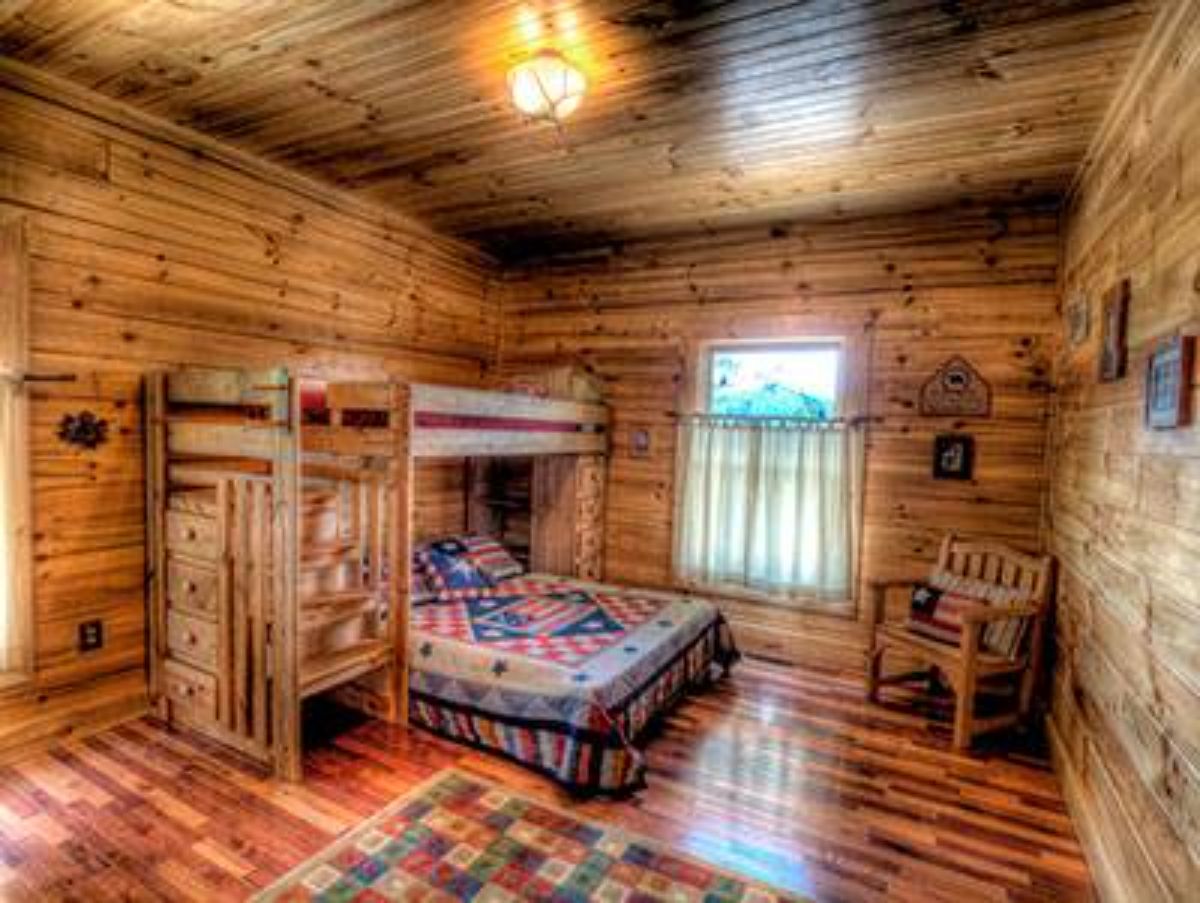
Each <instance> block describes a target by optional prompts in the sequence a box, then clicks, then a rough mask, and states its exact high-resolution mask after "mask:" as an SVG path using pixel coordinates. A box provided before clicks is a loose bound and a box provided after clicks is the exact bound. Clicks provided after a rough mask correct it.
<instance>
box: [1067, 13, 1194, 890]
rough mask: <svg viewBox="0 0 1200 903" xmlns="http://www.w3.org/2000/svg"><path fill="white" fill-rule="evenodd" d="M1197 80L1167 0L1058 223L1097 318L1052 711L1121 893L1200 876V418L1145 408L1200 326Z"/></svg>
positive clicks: (1079, 810) (1094, 854) (1186, 26)
mask: <svg viewBox="0 0 1200 903" xmlns="http://www.w3.org/2000/svg"><path fill="white" fill-rule="evenodd" d="M1198 82H1200V5H1197V4H1196V3H1194V2H1187V0H1179V2H1171V3H1168V4H1166V5H1165V6H1164V10H1163V12H1162V13H1161V15H1160V17H1159V19H1158V21H1157V23H1156V25H1155V28H1154V31H1153V32H1152V34H1151V37H1150V39H1149V41H1148V42H1147V44H1146V46H1145V47H1144V48H1143V50H1142V53H1141V55H1140V56H1139V58H1138V60H1137V61H1136V64H1135V66H1134V69H1133V72H1132V74H1131V77H1130V80H1129V81H1128V82H1127V84H1126V86H1125V88H1124V89H1123V90H1122V92H1121V94H1120V95H1119V97H1118V99H1117V102H1116V103H1115V105H1114V107H1113V110H1112V113H1111V114H1110V116H1109V118H1108V120H1107V121H1106V123H1105V125H1104V127H1103V129H1102V130H1101V132H1100V134H1099V135H1098V137H1097V140H1096V143H1095V145H1094V147H1093V149H1092V153H1091V154H1090V158H1089V161H1088V164H1087V165H1086V167H1085V168H1084V169H1083V171H1082V174H1081V177H1080V179H1079V180H1078V183H1077V185H1076V188H1075V191H1074V193H1073V196H1072V199H1071V203H1070V207H1069V211H1068V214H1067V216H1066V219H1065V238H1064V266H1063V274H1064V279H1063V297H1064V299H1074V298H1085V299H1087V300H1088V302H1089V303H1090V304H1091V311H1092V324H1093V325H1092V331H1091V336H1090V338H1089V339H1088V340H1087V341H1086V342H1084V343H1083V344H1082V345H1081V346H1080V347H1079V348H1076V349H1070V348H1066V347H1064V350H1063V353H1062V356H1061V359H1060V360H1059V362H1058V367H1057V371H1058V382H1059V393H1058V402H1057V405H1056V411H1055V417H1054V421H1053V427H1052V431H1051V446H1052V469H1051V473H1052V479H1051V481H1050V494H1049V505H1048V520H1049V526H1050V533H1049V536H1050V545H1051V548H1052V550H1053V551H1054V553H1055V554H1056V555H1057V556H1058V558H1059V561H1060V563H1061V580H1060V584H1059V593H1058V611H1059V619H1058V620H1059V626H1058V668H1057V672H1056V675H1055V683H1054V690H1055V692H1054V701H1053V717H1052V724H1053V728H1054V731H1053V737H1054V739H1055V741H1056V742H1055V746H1056V753H1057V759H1058V763H1059V765H1060V770H1061V771H1062V772H1063V774H1064V776H1065V782H1064V783H1065V787H1066V790H1067V793H1068V797H1069V799H1070V801H1071V803H1072V807H1073V809H1074V812H1075V815H1076V818H1077V819H1078V822H1079V824H1080V830H1081V834H1082V835H1083V838H1084V840H1085V843H1086V846H1087V847H1088V850H1089V852H1090V854H1091V858H1092V861H1093V864H1094V866H1095V873H1096V875H1097V880H1098V882H1099V884H1100V885H1101V888H1102V889H1103V890H1104V891H1106V897H1107V898H1108V899H1111V900H1183V899H1194V898H1195V894H1196V888H1197V887H1200V642H1198V638H1200V502H1198V501H1197V500H1198V499H1200V428H1198V427H1197V426H1191V427H1187V428H1184V429H1181V430H1176V431H1170V432H1157V433H1155V432H1151V431H1149V430H1147V429H1145V428H1144V426H1143V413H1142V405H1143V390H1144V384H1145V378H1144V369H1145V362H1146V355H1147V354H1148V352H1149V351H1150V349H1151V348H1152V347H1153V345H1154V343H1155V341H1156V340H1157V339H1159V338H1161V337H1164V336H1168V335H1170V334H1172V333H1173V332H1176V331H1180V330H1182V331H1184V332H1187V333H1192V334H1195V333H1197V332H1200V154H1197V153H1196V150H1197V148H1198V147H1200V104H1197V102H1196V85H1197V83H1198ZM1123 277H1130V278H1131V279H1132V283H1133V303H1132V306H1131V310H1130V321H1129V327H1130V352H1131V354H1130V366H1129V375H1128V376H1127V377H1126V378H1125V379H1123V380H1122V381H1120V382H1117V383H1112V384H1107V385H1101V384H1099V383H1098V380H1097V375H1096V374H1097V360H1096V358H1097V353H1098V347H1099V318H1100V303H1101V296H1102V295H1103V293H1104V292H1105V291H1107V290H1108V289H1109V288H1110V287H1111V286H1112V285H1113V284H1114V283H1116V281H1117V280H1119V279H1121V278H1123ZM1196 382H1200V379H1197V378H1195V377H1194V378H1193V383H1196ZM1193 403H1194V406H1195V407H1194V411H1195V413H1196V414H1197V415H1198V417H1200V399H1196V400H1194V402H1193Z"/></svg>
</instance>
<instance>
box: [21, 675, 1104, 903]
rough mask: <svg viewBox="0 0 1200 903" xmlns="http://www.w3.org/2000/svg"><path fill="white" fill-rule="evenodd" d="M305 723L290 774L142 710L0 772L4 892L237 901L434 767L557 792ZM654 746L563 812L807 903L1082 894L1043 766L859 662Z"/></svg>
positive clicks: (754, 680) (728, 701)
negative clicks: (619, 780)
mask: <svg viewBox="0 0 1200 903" xmlns="http://www.w3.org/2000/svg"><path fill="white" fill-rule="evenodd" d="M892 698H893V699H898V698H899V697H895V696H893V697H892ZM307 727H308V728H309V731H310V733H311V734H312V737H311V738H310V740H309V743H308V744H307V745H308V752H307V753H306V755H305V766H306V773H307V775H308V778H307V781H306V783H305V784H304V785H292V786H289V785H286V784H281V783H278V782H276V781H274V780H272V779H270V778H269V777H267V776H266V775H265V774H264V773H262V772H261V771H259V770H258V769H256V768H255V767H253V766H250V765H246V764H243V763H241V762H240V761H238V760H237V759H235V758H233V757H232V756H231V755H230V754H228V753H226V752H223V751H221V750H220V749H218V748H217V747H215V746H211V745H209V744H207V743H205V742H204V741H202V740H198V739H197V738H195V737H192V736H189V735H183V734H178V733H172V732H170V731H168V730H167V729H166V728H164V727H163V726H162V725H160V724H158V723H157V722H155V721H153V720H150V719H142V720H139V721H134V722H131V723H128V724H125V725H122V726H120V727H117V728H115V729H112V730H108V731H105V732H104V733H101V734H98V735H95V736H93V737H90V738H87V739H85V740H81V741H76V742H74V743H72V744H71V745H69V746H67V747H64V748H59V749H57V750H54V751H51V752H48V753H44V754H40V755H38V756H36V757H33V758H29V759H26V760H24V761H20V762H16V763H13V764H10V765H7V766H5V767H3V768H0V900H3V901H9V900H13V901H17V900H20V901H26V900H75V901H87V903H93V901H95V903H100V901H108V900H154V899H170V900H197V901H219V900H237V899H240V898H242V897H244V896H245V895H246V894H248V893H250V892H251V891H252V890H253V889H254V888H257V887H260V886H263V885H265V884H267V883H269V882H270V881H271V880H272V879H274V878H275V877H276V876H277V875H279V874H281V873H282V872H284V871H285V870H287V869H288V868H289V867H291V866H293V865H295V864H296V863H298V862H299V861H301V860H303V859H304V858H306V857H308V856H309V855H311V854H312V853H315V852H316V851H317V850H319V849H320V848H321V847H323V846H324V845H325V844H326V843H327V842H328V841H329V840H330V839H331V838H332V837H333V836H334V835H335V834H337V833H338V832H340V831H342V830H344V829H346V828H349V827H350V826H352V825H354V824H356V823H357V822H358V821H359V820H360V819H362V818H363V817H364V816H366V815H368V814H370V813H372V812H374V811H375V810H377V809H379V808H381V807H382V806H383V805H384V804H385V803H387V802H388V801H389V800H391V799H392V798H394V797H395V796H397V795H398V794H400V793H402V792H404V790H405V789H406V788H408V787H409V786H411V785H412V784H414V783H416V782H418V781H420V780H423V779H424V778H426V777H427V776H429V775H430V774H432V773H433V772H435V771H436V770H438V769H439V768H442V767H445V766H448V765H456V766H457V767H459V768H463V769H465V770H467V771H470V772H473V773H475V774H477V775H480V776H482V777H485V778H490V779H492V780H495V781H498V782H501V783H504V784H507V785H509V786H511V787H514V788H516V789H519V790H522V791H525V792H528V793H530V794H533V795H538V796H542V797H544V798H548V799H553V800H555V801H557V802H559V803H560V804H564V803H565V804H568V805H569V804H570V801H569V798H567V797H565V796H564V795H563V794H561V793H560V792H559V791H557V790H556V789H555V787H554V786H553V785H552V784H551V783H550V782H549V781H546V780H544V779H542V778H539V777H537V776H535V775H532V774H530V773H528V772H525V771H524V770H522V769H520V768H519V767H517V766H515V765H511V764H508V763H506V762H504V761H502V760H500V759H496V758H492V757H490V756H487V755H485V754H482V753H477V752H474V751H471V750H469V749H466V748H464V747H460V746H457V745H455V744H452V743H449V742H445V741H442V740H438V739H436V738H433V737H431V736H429V735H427V734H424V733H421V732H419V731H415V730H414V731H404V730H400V729H396V728H392V727H389V726H388V725H386V724H383V723H380V722H370V721H366V722H364V721H360V720H358V719H357V718H355V719H350V718H349V717H348V716H347V715H346V714H345V713H342V712H341V711H340V710H335V709H319V710H314V711H312V712H310V717H309V719H308V725H307ZM649 760H650V766H651V776H650V786H649V788H648V789H647V790H645V791H643V792H642V793H640V794H638V795H637V797H636V798H634V799H631V800H625V801H614V800H593V801H589V802H586V803H581V804H576V805H577V811H579V812H580V813H581V814H582V815H584V816H585V817H590V818H594V819H598V820H603V821H607V822H609V823H616V824H620V825H623V826H624V827H626V828H627V829H629V830H632V831H635V832H638V833H641V834H645V835H648V836H651V837H655V838H658V839H660V840H662V841H665V842H667V843H669V844H672V845H674V846H676V847H677V848H680V849H682V850H685V851H687V852H689V853H691V854H693V855H696V856H699V857H701V858H704V859H708V860H710V861H712V862H715V863H717V864H719V865H722V866H725V867H727V868H732V869H736V870H738V871H741V872H743V873H745V874H747V875H752V876H754V877H757V878H760V879H762V880H766V881H770V882H773V883H775V884H777V885H779V886H781V887H785V888H788V889H791V890H794V891H801V892H804V893H808V894H810V895H812V896H813V897H814V898H816V899H817V900H822V901H824V900H869V899H880V898H885V897H886V898H888V899H896V900H911V901H917V900H920V901H942V900H945V901H954V903H966V901H976V900H997V901H999V900H1079V899H1088V898H1089V897H1090V881H1089V878H1088V873H1087V868H1086V866H1085V864H1084V862H1083V859H1082V857H1081V854H1080V850H1079V847H1078V845H1077V843H1076V840H1075V836H1074V833H1073V831H1072V828H1071V825H1070V822H1069V820H1068V817H1067V815H1066V812H1065V810H1064V807H1063V802H1062V799H1061V797H1060V794H1059V788H1058V783H1057V781H1056V779H1055V777H1054V775H1053V774H1052V773H1051V772H1050V771H1049V769H1048V767H1047V766H1046V765H1045V764H1044V763H1042V762H1040V761H1038V760H1035V759H1032V758H1026V757H1024V756H1021V755H1019V754H1013V753H1009V754H1002V753H999V752H989V751H987V750H985V751H983V752H981V753H976V755H975V757H973V758H968V757H965V756H960V755H955V754H953V753H951V752H950V751H949V733H948V730H947V729H946V728H945V727H943V726H941V725H935V724H933V723H932V722H930V721H929V720H927V719H926V718H925V717H923V716H922V715H921V714H918V713H917V712H915V711H914V710H912V709H909V708H904V709H903V710H901V709H900V708H898V707H888V708H886V709H885V708H876V707H869V706H867V705H866V704H865V703H864V702H862V692H861V684H860V681H859V679H858V678H856V677H851V676H848V675H846V676H843V675H832V674H827V673H822V672H816V671H807V670H801V669H795V668H786V667H782V666H778V665H772V664H767V663H761V662H743V663H742V665H741V666H739V668H738V669H736V671H735V674H734V676H733V677H732V678H731V679H729V680H727V681H725V682H723V683H722V684H720V685H719V686H718V687H717V688H715V689H714V690H713V691H711V692H709V693H708V694H706V695H703V696H700V697H697V698H695V699H693V700H690V701H688V702H686V703H685V704H684V705H682V706H681V707H680V708H679V709H678V710H677V711H676V713H675V714H674V715H673V716H672V717H671V718H670V719H669V720H668V721H667V722H666V723H665V724H664V725H663V727H662V729H661V732H660V735H659V736H658V738H657V739H656V740H655V741H654V742H653V743H652V744H651V746H650V750H649Z"/></svg>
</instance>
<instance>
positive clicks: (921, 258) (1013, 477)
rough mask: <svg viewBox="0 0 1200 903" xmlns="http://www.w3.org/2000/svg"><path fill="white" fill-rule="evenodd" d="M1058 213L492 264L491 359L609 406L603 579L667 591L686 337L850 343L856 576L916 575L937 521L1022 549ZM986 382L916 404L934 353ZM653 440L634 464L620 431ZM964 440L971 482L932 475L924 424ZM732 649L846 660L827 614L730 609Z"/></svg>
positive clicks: (889, 223) (1033, 490)
mask: <svg viewBox="0 0 1200 903" xmlns="http://www.w3.org/2000/svg"><path fill="white" fill-rule="evenodd" d="M1057 265H1058V246H1057V217H1056V213H1055V211H1054V209H1053V208H1052V207H1037V206H1033V207H1030V208H1028V209H1026V210H1024V211H1022V212H1019V213H1009V214H1002V213H993V212H988V211H986V210H982V209H953V210H939V211H934V212H931V213H928V214H923V215H914V216H910V217H905V218H872V219H865V220H860V221H856V222H847V223H836V224H828V225H815V226H810V227H806V228H800V227H792V228H781V227H777V228H774V229H770V230H768V229H762V230H752V231H742V232H737V233H721V234H719V235H710V236H698V237H688V238H678V239H675V240H671V241H662V242H643V243H636V244H630V245H625V246H623V247H621V248H617V249H612V248H608V249H598V250H596V251H592V252H586V253H580V254H578V255H575V256H574V257H572V258H566V259H564V258H557V259H553V260H547V261H539V262H536V263H533V264H530V265H529V266H528V267H527V268H525V269H522V270H515V269H513V270H509V271H506V274H505V276H504V281H503V285H502V290H501V303H502V305H503V308H504V314H505V316H504V335H503V341H502V351H501V360H502V369H507V370H511V371H520V370H522V369H528V368H530V367H532V366H536V365H539V364H545V363H549V362H553V363H563V362H573V363H578V364H581V365H583V366H586V367H589V368H591V369H592V370H593V371H594V372H595V373H596V374H597V375H598V376H599V377H600V378H601V379H602V380H603V381H604V384H605V389H606V391H607V396H608V397H607V400H608V402H609V403H610V404H611V405H612V406H613V416H614V421H613V428H614V449H613V454H612V458H611V462H610V473H609V498H608V509H607V524H606V529H607V535H606V537H605V546H606V549H607V572H606V576H607V578H608V579H611V580H616V581H629V582H633V583H642V584H649V585H654V586H670V585H671V582H672V578H671V536H672V527H673V524H672V519H673V510H672V509H673V498H674V489H675V484H674V459H675V420H674V419H673V416H672V415H673V413H674V412H676V411H677V410H679V409H680V408H681V404H682V399H681V394H683V393H684V392H685V391H686V388H685V387H686V385H687V383H688V378H689V368H690V367H691V363H690V361H691V360H692V359H693V353H692V351H691V349H692V348H693V347H694V345H695V344H696V343H697V342H698V341H701V340H707V339H720V338H752V337H771V338H779V337H785V336H804V335H816V336H823V335H830V334H834V333H837V334H845V335H850V336H854V337H858V344H859V345H860V346H862V348H863V349H865V350H864V351H863V353H862V354H861V356H860V359H858V360H857V361H856V366H857V368H858V372H859V375H860V376H864V371H865V382H866V394H867V398H866V401H865V406H866V410H867V412H869V413H870V414H871V415H872V416H875V417H879V418H882V420H881V422H880V423H878V424H877V425H875V426H874V427H873V428H872V430H871V433H870V436H869V445H868V450H867V482H866V494H865V506H864V507H865V511H864V517H865V531H864V543H863V560H862V576H863V578H864V579H880V578H883V579H886V578H909V577H917V576H920V575H921V574H923V573H924V572H925V571H926V570H927V569H928V567H929V564H930V562H931V561H932V560H933V558H934V557H935V554H936V551H937V544H938V542H939V541H940V539H941V537H942V535H943V534H944V533H945V532H946V531H948V530H957V531H962V532H966V533H971V534H975V535H980V536H987V537H992V538H996V539H1001V540H1004V541H1007V542H1010V543H1013V544H1015V545H1018V546H1023V547H1028V548H1037V547H1038V546H1039V520H1040V505H1041V498H1042V490H1043V486H1044V480H1043V472H1044V469H1043V463H1044V451H1045V449H1044V436H1045V417H1046V409H1047V398H1048V384H1049V383H1048V374H1049V369H1050V365H1051V362H1052V358H1053V347H1054V341H1055V334H1056V329H1057V328H1058V324H1057V321H1056V314H1055V303H1056V298H1057V292H1056V279H1057ZM955 354H961V355H964V356H966V357H967V358H968V359H969V360H971V361H972V362H973V363H974V364H975V365H976V366H977V367H978V368H979V369H980V370H981V371H982V373H983V375H984V377H985V378H986V379H987V380H988V381H989V382H990V383H991V385H992V389H993V393H994V411H993V416H992V417H991V418H989V419H986V420H972V421H969V422H959V421H956V420H953V419H944V418H926V417H921V416H918V415H917V414H916V404H917V396H918V392H919V390H920V387H921V385H922V383H923V382H924V381H925V380H926V379H927V378H928V377H929V376H930V375H931V374H932V372H933V370H934V369H935V368H936V367H937V365H938V364H940V363H941V362H942V361H944V360H945V359H946V358H948V357H950V356H951V355H955ZM638 427H644V428H647V429H649V430H650V432H651V435H652V450H651V453H650V455H649V456H647V457H645V458H634V457H631V456H630V454H629V434H630V430H631V429H633V428H638ZM959 428H962V429H966V430H968V431H969V432H972V433H974V434H975V436H976V438H977V443H978V444H977V467H976V478H975V479H974V480H972V481H971V482H969V483H953V482H936V481H934V480H933V479H932V478H931V476H930V460H931V456H932V443H933V436H934V435H935V434H936V433H938V432H942V431H947V430H951V429H959ZM729 609H730V611H731V613H732V614H733V615H734V618H735V622H736V625H737V628H738V633H739V638H740V640H741V642H742V644H743V646H745V647H747V648H752V649H755V650H757V651H759V652H763V653H765V654H769V655H774V656H776V657H780V658H785V659H793V660H800V661H804V662H806V663H810V664H812V663H823V664H829V665H835V666H842V667H846V666H849V667H855V668H856V667H859V666H860V665H861V660H862V659H861V653H862V650H863V634H862V630H861V627H860V626H859V624H858V623H857V622H856V621H855V620H853V619H848V618H845V617H830V616H828V615H823V614H813V613H796V612H793V611H787V610H783V609H775V608H765V607H762V606H748V605H745V604H737V603H733V602H730V603H729Z"/></svg>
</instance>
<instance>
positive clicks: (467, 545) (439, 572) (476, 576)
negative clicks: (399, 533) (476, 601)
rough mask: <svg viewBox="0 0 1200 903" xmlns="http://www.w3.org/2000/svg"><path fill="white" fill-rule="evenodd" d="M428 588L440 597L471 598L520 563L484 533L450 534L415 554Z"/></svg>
mask: <svg viewBox="0 0 1200 903" xmlns="http://www.w3.org/2000/svg"><path fill="white" fill-rule="evenodd" d="M418 557H419V559H420V563H421V568H422V570H423V571H424V573H425V577H426V580H427V582H428V584H429V586H430V588H431V589H432V590H433V591H434V592H435V593H436V594H437V595H438V596H439V597H440V598H443V599H471V598H477V597H480V596H486V595H488V594H490V592H491V590H492V589H493V588H494V587H495V586H496V585H497V584H498V583H500V581H501V580H506V579H508V578H509V577H515V576H518V575H519V574H521V573H522V568H521V565H520V564H519V563H518V562H517V561H516V560H515V559H514V558H513V557H512V556H511V555H509V554H508V552H507V551H506V550H505V548H504V547H503V546H502V545H500V543H498V542H496V540H494V539H491V538H489V537H486V536H450V537H447V538H445V539H439V540H436V541H434V542H431V543H428V544H427V545H426V546H424V547H423V548H422V549H421V550H420V552H419V553H418Z"/></svg>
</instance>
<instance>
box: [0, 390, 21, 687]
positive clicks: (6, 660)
mask: <svg viewBox="0 0 1200 903" xmlns="http://www.w3.org/2000/svg"><path fill="white" fill-rule="evenodd" d="M20 391H21V389H20V384H19V383H18V382H17V381H16V380H14V379H12V378H10V377H8V376H6V375H5V374H4V373H3V372H0V673H3V672H5V671H15V670H24V669H25V668H26V667H27V665H28V655H27V653H28V649H27V648H26V639H27V636H28V629H27V624H26V621H27V618H26V614H27V609H26V605H27V600H22V599H21V598H20V596H22V595H23V593H24V588H22V587H21V586H19V584H18V581H19V580H20V577H21V574H22V569H21V567H20V566H19V565H20V559H19V557H18V556H19V554H20V547H21V546H20V543H19V542H18V537H17V531H18V530H22V529H24V528H25V527H24V525H23V524H20V523H19V518H20V516H21V512H22V511H23V510H24V509H25V506H24V505H23V504H21V502H22V499H21V496H20V495H19V493H22V492H26V491H27V490H28V485H27V483H26V479H27V468H26V467H25V459H24V449H23V448H20V447H19V446H20V445H21V444H22V442H21V435H22V433H23V430H21V429H19V426H20V421H19V419H18V418H19V417H21V416H23V405H22V403H21V401H20V397H19V393H20Z"/></svg>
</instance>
